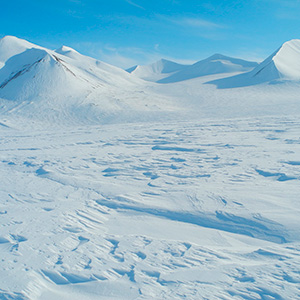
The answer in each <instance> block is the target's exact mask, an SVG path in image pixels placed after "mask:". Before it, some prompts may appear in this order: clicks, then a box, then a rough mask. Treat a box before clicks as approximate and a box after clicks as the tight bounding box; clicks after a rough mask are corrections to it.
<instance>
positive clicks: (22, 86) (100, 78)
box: [0, 38, 173, 123]
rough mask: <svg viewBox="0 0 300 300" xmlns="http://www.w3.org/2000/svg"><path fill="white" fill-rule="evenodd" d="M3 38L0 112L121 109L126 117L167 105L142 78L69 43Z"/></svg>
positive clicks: (83, 114)
mask: <svg viewBox="0 0 300 300" xmlns="http://www.w3.org/2000/svg"><path fill="white" fill-rule="evenodd" d="M4 40H5V49H11V52H10V53H11V54H12V55H11V57H10V58H9V59H7V60H6V63H5V65H4V66H3V68H2V69H0V98H2V99H4V100H1V103H2V104H3V106H2V112H3V111H7V112H8V113H10V112H11V111H14V114H16V113H19V115H21V116H23V117H24V116H28V117H29V118H30V119H40V118H41V117H42V118H43V119H44V120H45V121H49V122H50V123H52V122H53V121H54V122H56V121H59V122H65V123H68V122H69V121H71V122H73V121H75V120H77V121H80V120H87V119H89V120H94V121H95V122H99V120H104V119H106V118H107V117H108V115H110V114H113V115H114V117H116V114H118V112H119V111H120V110H121V111H122V115H123V116H124V115H125V114H127V113H128V112H130V111H133V112H144V111H150V112H151V111H159V110H161V109H163V110H164V109H166V107H167V106H168V104H166V102H165V101H164V100H163V97H160V96H158V95H155V94H153V93H150V92H148V91H147V88H146V87H145V82H144V81H143V80H141V79H139V78H137V77H135V76H133V75H131V74H129V73H128V72H126V71H124V70H122V69H120V68H117V67H114V66H111V65H108V64H106V63H104V62H101V61H98V60H96V59H93V58H91V57H87V56H84V55H81V54H80V53H78V52H77V51H75V50H74V49H72V48H69V47H66V46H63V47H61V48H59V49H57V50H55V51H53V50H49V49H46V48H42V47H39V46H35V45H33V44H30V43H27V42H24V41H23V40H18V39H17V38H8V39H7V38H6V39H4ZM0 50H1V49H0ZM22 50H24V51H23V52H22ZM19 52H20V53H19ZM14 53H16V54H15V55H13V54H14ZM4 54H5V57H6V58H7V57H8V56H9V55H8V52H7V53H6V52H5V51H4ZM3 57H4V56H3ZM168 107H169V109H171V110H173V108H172V107H170V106H168ZM167 110H168V109H167ZM50 115H51V118H50V120H48V119H49V116H50ZM67 116H68V117H67ZM138 117H139V116H138V114H137V115H136V118H137V119H138ZM131 118H132V116H131ZM143 118H144V117H143ZM75 122H76V121H75Z"/></svg>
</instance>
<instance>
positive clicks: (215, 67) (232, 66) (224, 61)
mask: <svg viewBox="0 0 300 300" xmlns="http://www.w3.org/2000/svg"><path fill="white" fill-rule="evenodd" d="M256 66H257V63H256V62H250V61H246V60H243V59H237V58H232V57H228V56H224V55H222V54H214V55H212V56H210V57H208V58H206V59H204V60H201V61H199V62H196V63H195V64H193V65H191V66H187V67H185V68H184V69H182V70H180V71H179V72H176V73H175V74H172V75H171V76H169V77H166V78H164V79H161V80H159V81H158V82H159V83H172V82H178V81H184V80H188V79H192V78H197V77H201V76H206V75H213V74H221V73H231V72H246V71H249V70H250V69H253V68H254V67H256Z"/></svg>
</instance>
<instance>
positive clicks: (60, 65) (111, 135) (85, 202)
mask: <svg viewBox="0 0 300 300" xmlns="http://www.w3.org/2000/svg"><path fill="white" fill-rule="evenodd" d="M9 40H10V41H9V42H8V43H7V41H6V42H5V47H4V46H1V45H2V44H3V41H0V50H1V47H2V53H4V54H3V55H2V56H1V51H0V58H1V59H2V61H3V64H4V66H3V68H2V69H0V78H2V79H3V78H5V77H6V78H8V79H10V80H9V81H8V82H7V84H5V85H4V86H3V87H2V88H0V96H1V97H2V99H1V100H0V108H1V110H0V132H1V139H0V153H1V157H0V175H1V189H0V195H1V198H0V199H1V201H0V220H1V221H0V226H1V227H0V228H1V230H0V253H1V267H0V278H1V280H0V299H10V300H29V299H30V300H53V299H62V300H77V299H78V300H82V299H91V300H92V299H117V300H123V299H124V300H126V299H141V300H142V299H172V300H173V299H195V300H198V299H209V300H214V299H222V300H231V299H234V300H249V299H251V300H252V299H253V300H255V299H263V300H271V299H272V300H275V299H276V300H278V299H279V300H281V299H293V300H294V299H295V300H297V299H300V234H299V232H300V222H299V219H300V205H299V195H300V119H299V116H300V103H299V95H300V84H299V82H298V81H295V79H294V78H293V80H292V81H286V80H283V81H281V82H277V81H276V82H260V84H257V85H249V86H244V87H239V88H229V87H228V86H226V88H218V84H211V83H210V84H208V82H211V81H216V80H226V79H224V78H225V77H226V78H229V77H232V75H234V74H236V73H232V72H230V73H226V74H224V73H218V74H217V73H216V72H210V73H209V74H211V75H205V76H199V77H195V76H194V75H195V74H194V75H193V76H191V78H192V79H188V80H182V81H178V82H172V81H170V83H165V84H158V83H154V82H146V81H143V80H142V79H140V78H138V77H137V76H135V75H134V74H128V73H127V72H125V71H122V70H119V69H117V68H115V67H111V66H108V65H102V64H101V63H100V62H99V63H97V61H96V60H93V59H90V58H87V57H83V56H81V55H80V54H79V53H77V52H76V51H75V50H73V49H70V48H67V47H63V48H61V49H59V50H56V51H52V50H47V49H46V50H45V49H44V48H41V47H39V48H38V47H37V46H35V45H33V44H30V43H28V42H26V43H25V42H24V41H22V40H21V41H20V40H16V38H11V37H10V38H9ZM1 43H2V44H1ZM15 43H16V44H17V46H16V44H15ZM294 44H295V42H294V41H293V43H292V45H294ZM32 45H33V46H32ZM285 48H286V46H285ZM3 49H4V50H5V51H6V49H9V51H12V53H13V55H14V56H13V57H11V58H9V51H8V50H7V51H6V52H5V51H4V50H3ZM11 49H13V50H11ZM293 49H294V48H293ZM296 50H297V49H296ZM18 51H21V52H18ZM51 51H52V52H51ZM283 52H284V51H283ZM16 55H17V56H18V55H19V56H18V57H16ZM34 55H37V57H36V58H37V61H38V62H37V61H36V60H35V59H33V58H34ZM24 56H28V57H29V58H30V63H31V64H27V65H26V64H25V63H23V58H24ZM64 56H65V57H64ZM20 57H21V59H20ZM22 57H23V58H22ZM55 57H57V58H59V59H63V62H61V61H60V60H56V59H55ZM222 58H224V57H222ZM6 59H8V61H6ZM280 61H284V62H287V61H288V60H283V59H280ZM161 63H165V61H162V62H161ZM243 63H245V61H243ZM24 66H26V68H27V69H26V70H27V71H24V72H23V73H22V74H19V75H18V76H17V77H15V78H13V77H14V76H15V75H16V74H18V72H19V71H18V69H19V67H20V68H21V69H22V70H25V69H24V68H23V67H24ZM167 66H169V67H172V68H173V69H172V68H171V69H168V68H167V69H164V68H162V67H163V66H162V65H159V67H160V68H157V67H155V65H152V66H151V67H149V68H145V69H144V70H146V71H145V72H146V73H143V72H142V71H143V68H139V70H140V71H139V72H141V74H142V73H143V74H147V76H149V78H151V80H153V78H156V79H157V78H159V77H160V78H166V77H165V75H164V74H167V72H168V71H170V70H171V71H174V70H175V69H174V68H175V67H176V68H177V67H180V68H179V69H180V70H179V72H182V70H181V67H182V68H183V67H184V66H179V65H177V66H175V65H172V64H171V65H170V64H169V63H168V65H167ZM218 66H219V63H218ZM66 67H67V68H68V70H71V71H72V72H73V73H74V74H75V75H76V76H75V75H74V74H71V73H70V72H69V71H66ZM293 67H295V68H296V65H294V66H293ZM89 68H91V69H92V70H93V72H92V71H91V72H90V73H89V72H88V70H89ZM184 68H185V67H184ZM222 68H223V66H222ZM230 68H231V67H230ZM255 68H259V66H257V67H255ZM272 68H273V67H272ZM286 68H287V65H285V70H286ZM233 69H234V70H235V67H234V68H233ZM151 70H154V71H155V74H152V75H151V74H150V73H151V72H150V71H151ZM162 70H165V72H166V73H164V74H163V75H161V76H160V75H159V74H158V73H159V71H162ZM166 70H168V71H166ZM184 70H185V69H184ZM213 70H215V69H213ZM10 71H11V72H10ZM174 72H175V71H174ZM95 73H96V75H95ZM49 74H50V75H49ZM53 74H54V75H53ZM93 74H94V75H93ZM124 74H125V75H124ZM168 74H169V73H168ZM244 74H248V73H244ZM236 75H237V74H236ZM1 76H2V77H1ZM55 76H60V77H59V78H58V77H55ZM171 76H174V74H173V75H171ZM245 76H246V75H245ZM247 76H248V75H247ZM47 78H48V80H50V81H49V84H50V85H47ZM120 78H122V80H121V79H120ZM177 78H178V77H177ZM102 79H103V80H104V79H105V81H103V82H102V83H101V85H98V84H99V82H100V81H101V80H102ZM51 80H52V81H51ZM57 80H59V81H61V82H60V83H59V82H57ZM276 80H277V79H276ZM3 81H4V82H6V81H5V79H3ZM28 84H32V85H31V87H32V88H31V89H28V90H27V91H28V93H27V94H24V93H21V92H20V90H18V87H20V88H22V89H23V91H25V90H26V89H27V88H28ZM0 85H1V82H0ZM50 86H52V87H55V86H56V87H58V88H57V90H54V91H52V90H51V89H50V88H49V87H50ZM64 87H68V89H64ZM73 87H74V88H73Z"/></svg>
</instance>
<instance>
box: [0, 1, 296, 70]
mask: <svg viewBox="0 0 300 300" xmlns="http://www.w3.org/2000/svg"><path fill="white" fill-rule="evenodd" d="M2 2H3V3H1V10H0V36H1V37H3V36H5V35H14V36H17V37H20V38H24V39H27V40H29V41H31V42H33V43H36V44H39V45H42V46H45V47H49V48H58V47H60V46H61V45H67V46H70V47H72V48H75V49H76V50H78V51H79V52H81V53H82V54H86V55H90V56H93V57H95V58H97V59H101V60H103V61H106V62H108V63H111V64H115V65H117V66H120V67H124V68H126V67H129V66H132V65H134V64H147V63H150V62H153V61H155V60H158V59H160V58H162V57H163V58H167V59H171V60H175V61H179V62H184V61H187V62H189V61H196V60H200V59H203V58H206V57H207V56H209V55H212V54H214V53H222V54H225V55H230V56H235V57H241V58H245V59H252V60H261V59H263V58H265V57H266V56H268V55H269V54H271V53H272V52H273V51H275V50H276V49H277V48H278V47H279V46H280V45H281V44H282V43H283V42H285V41H287V40H290V39H293V38H300V17H299V16H300V1H299V0H248V1H246V0H240V1H236V0H229V1H215V0H203V1H200V0H199V1H189V0H185V1H184V0H158V1H156V0H152V1H150V0H109V1H103V0H59V1H56V0H27V1H25V0H9V1H8V0H3V1H2Z"/></svg>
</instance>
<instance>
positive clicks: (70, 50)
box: [55, 45, 79, 56]
mask: <svg viewBox="0 0 300 300" xmlns="http://www.w3.org/2000/svg"><path fill="white" fill-rule="evenodd" d="M55 52H56V53H59V54H63V55H67V56H69V54H72V53H76V54H79V52H77V51H76V50H74V49H73V48H71V47H68V46H64V45H63V46H61V47H60V48H58V49H56V50H55Z"/></svg>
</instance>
